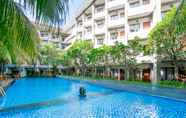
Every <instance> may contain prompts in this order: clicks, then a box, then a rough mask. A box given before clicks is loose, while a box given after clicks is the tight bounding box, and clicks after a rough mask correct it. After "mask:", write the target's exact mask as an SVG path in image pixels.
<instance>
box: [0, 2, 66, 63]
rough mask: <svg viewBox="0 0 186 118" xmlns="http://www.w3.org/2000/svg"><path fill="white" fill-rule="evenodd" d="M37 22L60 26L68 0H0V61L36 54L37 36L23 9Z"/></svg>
mask: <svg viewBox="0 0 186 118" xmlns="http://www.w3.org/2000/svg"><path fill="white" fill-rule="evenodd" d="M25 10H29V11H31V12H32V13H33V14H32V15H33V17H34V19H35V21H37V23H41V24H48V25H53V26H60V24H61V21H64V20H65V17H66V13H67V10H68V0H0V51H1V53H3V54H1V55H0V58H1V60H0V63H4V62H5V61H8V62H9V63H23V61H24V62H25V61H26V62H27V61H31V60H32V59H33V58H34V57H35V55H36V54H37V47H38V45H37V44H38V43H39V37H38V34H37V31H36V29H35V27H34V26H33V24H32V23H31V21H30V20H29V18H28V17H27V16H26V15H25V13H24V11H25Z"/></svg>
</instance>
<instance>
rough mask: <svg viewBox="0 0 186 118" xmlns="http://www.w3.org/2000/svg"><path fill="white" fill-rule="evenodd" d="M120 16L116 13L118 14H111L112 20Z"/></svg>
mask: <svg viewBox="0 0 186 118" xmlns="http://www.w3.org/2000/svg"><path fill="white" fill-rule="evenodd" d="M118 18H119V16H118V15H117V14H116V15H111V16H110V20H116V19H118Z"/></svg>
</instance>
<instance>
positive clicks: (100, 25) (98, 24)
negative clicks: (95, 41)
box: [96, 20, 104, 28]
mask: <svg viewBox="0 0 186 118" xmlns="http://www.w3.org/2000/svg"><path fill="white" fill-rule="evenodd" d="M96 25H97V27H98V28H102V27H103V26H104V20H99V21H97V22H96Z"/></svg>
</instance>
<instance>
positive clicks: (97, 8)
mask: <svg viewBox="0 0 186 118" xmlns="http://www.w3.org/2000/svg"><path fill="white" fill-rule="evenodd" d="M103 11H104V6H99V7H96V11H95V13H100V12H103Z"/></svg>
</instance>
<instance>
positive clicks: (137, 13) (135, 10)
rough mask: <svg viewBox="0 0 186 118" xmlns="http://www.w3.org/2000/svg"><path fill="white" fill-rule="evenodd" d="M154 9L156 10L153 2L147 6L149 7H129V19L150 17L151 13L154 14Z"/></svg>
mask: <svg viewBox="0 0 186 118" xmlns="http://www.w3.org/2000/svg"><path fill="white" fill-rule="evenodd" d="M153 9H154V3H153V2H151V3H150V4H147V5H141V6H138V7H132V8H130V7H129V10H128V16H129V18H135V17H141V16H146V15H149V14H150V13H152V12H153Z"/></svg>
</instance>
